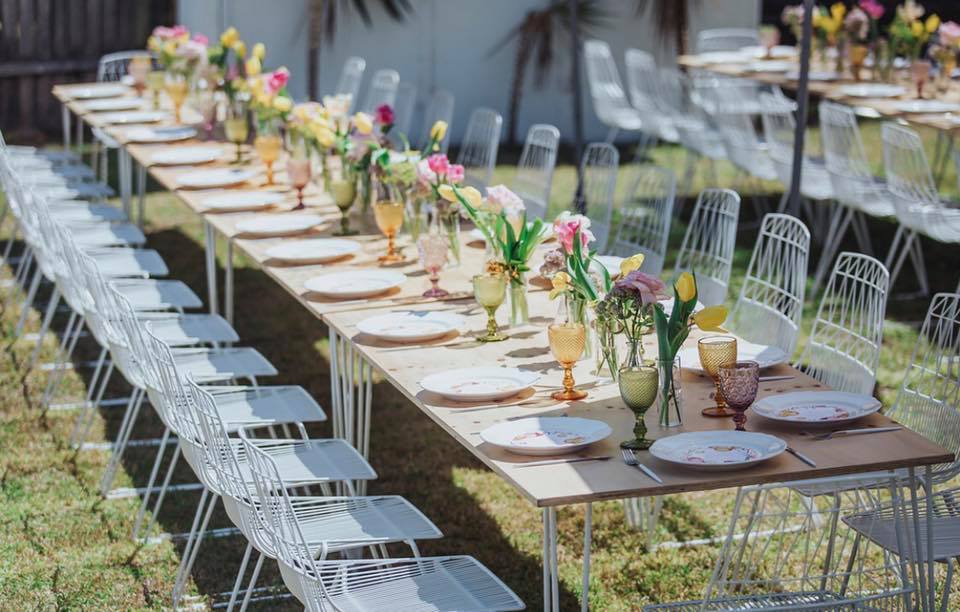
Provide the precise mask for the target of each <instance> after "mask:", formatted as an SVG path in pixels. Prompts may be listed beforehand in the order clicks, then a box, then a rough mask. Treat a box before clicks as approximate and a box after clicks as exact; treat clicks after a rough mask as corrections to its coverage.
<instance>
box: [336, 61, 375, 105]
mask: <svg viewBox="0 0 960 612" xmlns="http://www.w3.org/2000/svg"><path fill="white" fill-rule="evenodd" d="M366 68H367V60H365V59H363V58H362V57H356V56H353V57H348V58H347V61H345V62H344V63H343V68H342V69H341V70H340V78H338V79H337V87H336V89H334V90H333V93H334V94H335V95H338V96H339V95H346V96H350V100H351V101H352V104H356V100H357V94H358V93H359V92H360V83H361V82H362V81H363V71H364V70H366Z"/></svg>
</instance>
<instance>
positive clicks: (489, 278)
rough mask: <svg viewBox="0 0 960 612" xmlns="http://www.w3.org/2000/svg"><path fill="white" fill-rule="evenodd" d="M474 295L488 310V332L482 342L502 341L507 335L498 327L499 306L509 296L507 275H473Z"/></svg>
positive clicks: (482, 337) (481, 338) (481, 339)
mask: <svg viewBox="0 0 960 612" xmlns="http://www.w3.org/2000/svg"><path fill="white" fill-rule="evenodd" d="M473 297H474V298H476V300H477V304H480V305H481V306H483V309H484V310H486V311H487V333H486V334H485V335H483V336H480V337H479V338H477V340H479V341H480V342H500V341H501V340H506V339H507V337H506V336H505V335H504V334H502V333H500V330H499V329H498V328H497V308H500V305H501V304H503V300H504V299H505V298H506V297H507V277H506V276H504V275H503V274H490V273H488V274H478V275H477V276H474V277H473Z"/></svg>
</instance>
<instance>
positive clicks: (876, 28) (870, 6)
mask: <svg viewBox="0 0 960 612" xmlns="http://www.w3.org/2000/svg"><path fill="white" fill-rule="evenodd" d="M857 6H858V7H859V8H860V10H862V11H863V12H864V13H865V14H866V15H867V19H868V20H869V21H870V27H869V30H870V31H869V34H868V37H869V39H870V40H871V41H876V40H877V39H878V38H879V37H880V18H881V17H883V14H884V13H886V12H887V10H886V9H885V8H884V7H883V4H881V3H880V2H879V1H878V0H860V4H858V5H857Z"/></svg>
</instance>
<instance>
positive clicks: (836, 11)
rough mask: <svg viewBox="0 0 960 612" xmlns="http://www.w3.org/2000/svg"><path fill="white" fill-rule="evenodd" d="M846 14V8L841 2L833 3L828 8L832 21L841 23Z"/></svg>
mask: <svg viewBox="0 0 960 612" xmlns="http://www.w3.org/2000/svg"><path fill="white" fill-rule="evenodd" d="M846 14H847V6H846V5H845V4H844V3H843V2H835V3H834V4H833V6H831V7H830V16H831V17H833V19H834V21H843V16H844V15H846Z"/></svg>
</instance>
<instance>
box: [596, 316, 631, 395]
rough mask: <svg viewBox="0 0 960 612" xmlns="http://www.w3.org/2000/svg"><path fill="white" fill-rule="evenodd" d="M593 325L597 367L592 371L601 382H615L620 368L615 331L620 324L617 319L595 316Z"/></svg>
mask: <svg viewBox="0 0 960 612" xmlns="http://www.w3.org/2000/svg"><path fill="white" fill-rule="evenodd" d="M595 327H596V332H597V334H596V341H597V350H596V359H597V369H596V371H594V375H596V376H597V378H599V379H600V380H601V381H603V382H616V381H617V374H618V372H619V370H620V359H619V357H618V354H619V351H618V350H617V331H618V330H619V329H620V326H619V324H618V323H617V321H615V320H613V319H610V318H608V317H597V320H596V323H595ZM632 365H638V364H632Z"/></svg>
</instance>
